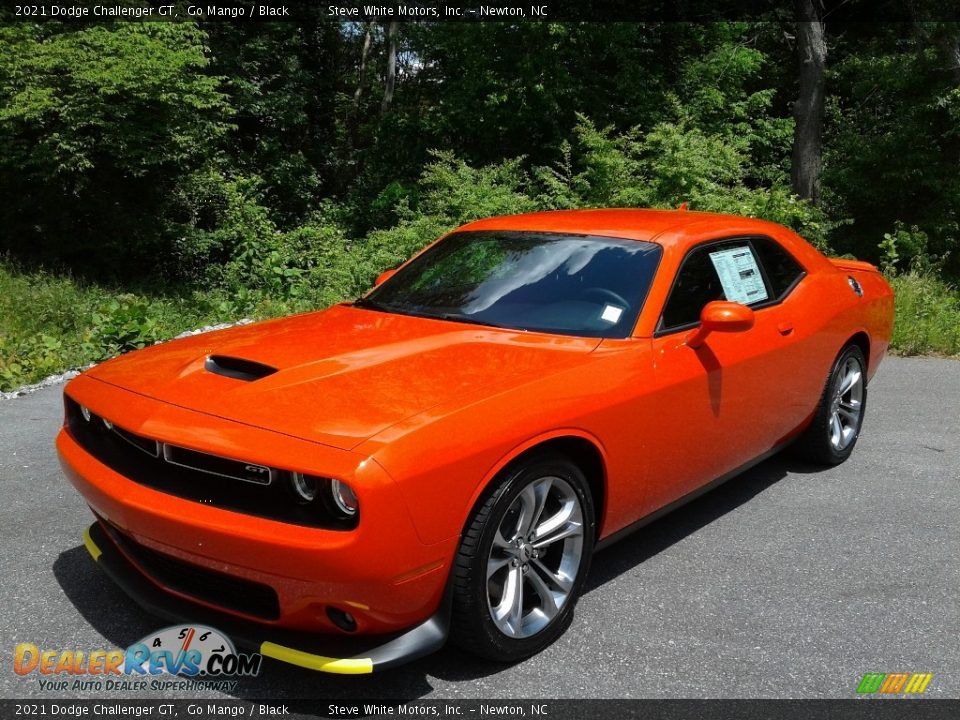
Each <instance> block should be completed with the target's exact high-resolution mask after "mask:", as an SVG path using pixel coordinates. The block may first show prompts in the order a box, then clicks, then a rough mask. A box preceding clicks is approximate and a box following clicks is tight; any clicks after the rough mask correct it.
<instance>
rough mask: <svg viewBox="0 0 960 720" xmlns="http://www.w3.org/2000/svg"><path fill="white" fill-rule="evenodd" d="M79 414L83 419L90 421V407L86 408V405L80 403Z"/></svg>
mask: <svg viewBox="0 0 960 720" xmlns="http://www.w3.org/2000/svg"><path fill="white" fill-rule="evenodd" d="M80 414H81V415H83V419H84V420H86V421H87V422H90V408H88V407H87V406H86V405H81V406H80Z"/></svg>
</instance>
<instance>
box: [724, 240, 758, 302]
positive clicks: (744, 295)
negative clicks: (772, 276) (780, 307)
mask: <svg viewBox="0 0 960 720" xmlns="http://www.w3.org/2000/svg"><path fill="white" fill-rule="evenodd" d="M710 261H711V262H712V263H713V267H714V269H715V270H716V271H717V275H718V276H719V278H720V285H722V286H723V294H724V295H726V296H727V300H730V301H732V302H738V303H743V304H744V305H751V304H753V303H757V302H761V301H763V300H766V299H767V287H766V285H764V284H763V276H762V275H761V274H760V268H759V267H758V266H757V260H756V258H755V257H753V251H752V250H750V248H749V247H748V246H742V247H735V248H728V249H726V250H717V251H716V252H712V253H710Z"/></svg>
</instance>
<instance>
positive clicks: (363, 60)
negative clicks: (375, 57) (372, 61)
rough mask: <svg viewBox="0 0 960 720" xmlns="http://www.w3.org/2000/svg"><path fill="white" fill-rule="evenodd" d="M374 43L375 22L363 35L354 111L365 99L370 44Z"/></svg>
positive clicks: (368, 26)
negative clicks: (361, 100) (362, 99)
mask: <svg viewBox="0 0 960 720" xmlns="http://www.w3.org/2000/svg"><path fill="white" fill-rule="evenodd" d="M372 41H373V21H372V20H371V21H370V22H368V23H367V30H366V32H365V33H364V34H363V50H361V51H360V72H359V73H358V74H357V90H356V92H354V93H353V109H354V111H356V110H357V108H359V107H360V99H361V98H362V97H363V80H364V76H365V75H366V74H367V59H368V58H369V57H370V44H371V42H372Z"/></svg>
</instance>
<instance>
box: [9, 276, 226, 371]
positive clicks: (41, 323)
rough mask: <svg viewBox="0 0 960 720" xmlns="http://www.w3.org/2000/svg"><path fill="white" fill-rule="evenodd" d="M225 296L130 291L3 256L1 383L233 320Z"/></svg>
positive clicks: (95, 360) (61, 368) (63, 368)
mask: <svg viewBox="0 0 960 720" xmlns="http://www.w3.org/2000/svg"><path fill="white" fill-rule="evenodd" d="M233 310H234V309H233V308H231V307H230V305H229V303H226V302H225V301H224V300H223V299H222V298H219V297H217V296H214V295H205V294H203V293H198V292H189V291H183V292H179V293H177V292H174V293H164V294H160V293H150V292H143V293H130V292H123V291H121V290H120V289H117V288H108V287H102V286H98V285H91V284H87V283H83V282H80V281H78V280H76V279H74V278H71V277H69V276H61V275H54V274H51V273H47V272H42V271H36V272H21V271H19V270H17V269H16V268H15V267H13V266H12V265H11V264H9V263H6V262H0V390H11V389H13V388H16V387H19V386H21V385H24V384H26V383H31V382H36V381H37V380H40V379H42V378H44V377H46V376H48V375H51V374H54V373H61V372H63V371H65V370H68V369H70V368H76V367H81V366H84V365H87V364H89V363H91V362H97V361H100V360H103V359H105V358H107V357H110V356H112V355H115V354H117V353H119V352H124V351H127V350H132V349H135V348H138V347H143V346H145V345H149V344H151V343H153V342H155V341H157V340H161V339H166V338H170V337H173V336H174V335H177V334H178V333H180V332H182V331H183V330H187V329H191V328H194V327H197V326H201V325H206V324H210V323H214V322H220V321H223V320H225V319H230V318H231V317H232V316H233V314H234V313H233V312H232V311H233Z"/></svg>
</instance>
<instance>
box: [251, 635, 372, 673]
mask: <svg viewBox="0 0 960 720" xmlns="http://www.w3.org/2000/svg"><path fill="white" fill-rule="evenodd" d="M260 654H261V655H266V656H267V657H272V658H274V659H275V660H282V661H283V662H286V663H290V664H291V665H299V666H300V667H303V668H307V669H308V670H319V671H320V672H328V673H339V674H341V675H363V674H366V673H372V672H373V660H371V659H370V658H342V659H341V658H331V657H325V656H323V655H314V654H313V653H308V652H304V651H303V650H294V649H293V648H288V647H284V646H283V645H277V644H276V643H272V642H264V643H262V644H261V645H260Z"/></svg>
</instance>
